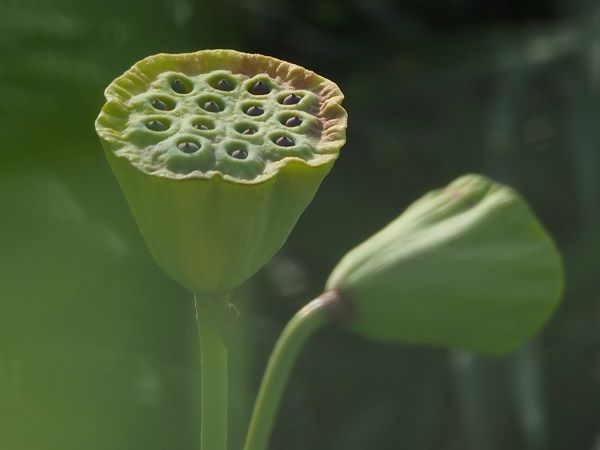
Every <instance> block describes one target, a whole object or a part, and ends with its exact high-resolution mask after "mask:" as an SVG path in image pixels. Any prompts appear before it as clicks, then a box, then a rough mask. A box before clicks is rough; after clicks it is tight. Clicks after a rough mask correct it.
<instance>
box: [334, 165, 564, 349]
mask: <svg viewBox="0 0 600 450" xmlns="http://www.w3.org/2000/svg"><path fill="white" fill-rule="evenodd" d="M327 288H328V289H331V290H334V289H335V290H339V291H340V292H341V294H342V296H343V297H345V298H346V299H347V300H348V301H350V302H352V306H353V315H352V318H351V320H349V321H348V322H347V324H348V326H349V327H350V328H351V329H352V330H354V331H356V332H358V333H360V334H362V335H364V336H367V337H369V338H372V339H376V340H382V341H392V342H407V343H421V344H430V345H443V346H458V347H462V348H466V349H470V350H476V351H481V352H484V353H493V354H504V353H507V352H508V351H510V350H512V349H514V348H515V347H516V346H518V345H519V344H520V343H521V342H523V340H524V339H526V338H527V337H529V336H531V335H532V334H533V333H535V332H536V331H537V330H538V329H539V328H540V327H541V326H542V324H543V323H544V322H545V321H546V320H547V319H548V318H549V316H550V315H551V313H552V311H553V310H554V309H555V307H556V305H557V304H558V302H559V300H560V296H561V293H562V289H563V269H562V262H561V258H560V255H559V253H558V251H557V250H556V248H555V245H554V244H553V242H552V240H551V239H550V237H549V236H548V234H547V233H546V231H545V230H544V229H543V227H542V226H541V225H540V223H539V222H538V220H537V219H536V217H535V216H534V214H533V213H532V211H531V210H530V208H529V207H528V206H527V204H526V203H525V202H524V200H523V199H522V198H521V197H520V196H519V195H518V194H517V193H515V192H514V191H513V190H512V189H510V188H508V187H506V186H503V185H500V184H498V183H495V182H493V181H491V180H489V179H488V178H485V177H483V176H479V175H465V176H463V177H460V178H458V179H457V180H455V181H454V182H452V183H451V184H449V185H448V186H447V187H445V188H443V189H441V190H437V191H433V192H430V193H429V194H427V195H425V196H424V197H422V198H421V199H419V200H417V201H416V202H415V203H413V204H412V205H411V206H410V207H409V208H408V209H407V210H406V211H405V212H404V213H403V214H402V215H400V216H399V217H398V218H397V219H396V220H394V221H393V222H392V223H390V224H389V225H388V226H387V227H386V228H384V229H383V230H381V231H380V232H378V233H377V234H375V235H374V236H372V237H371V238H370V239H368V240H367V241H365V242H364V243H362V244H360V245H359V246H358V247H356V248H354V249H353V250H351V251H350V252H349V253H348V254H347V255H346V256H344V258H342V260H341V261H340V262H339V264H338V265H337V267H336V268H335V269H334V270H333V272H332V274H331V275H330V277H329V279H328V281H327Z"/></svg>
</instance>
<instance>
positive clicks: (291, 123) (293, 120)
mask: <svg viewBox="0 0 600 450" xmlns="http://www.w3.org/2000/svg"><path fill="white" fill-rule="evenodd" d="M281 123H282V124H284V125H285V126H286V127H290V128H293V127H297V126H300V125H302V119H301V118H300V117H298V116H291V117H288V118H284V119H283V120H282V121H281Z"/></svg>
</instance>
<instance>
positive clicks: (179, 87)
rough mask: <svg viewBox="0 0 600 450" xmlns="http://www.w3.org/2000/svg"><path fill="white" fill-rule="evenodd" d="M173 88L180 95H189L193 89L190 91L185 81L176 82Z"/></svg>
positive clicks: (173, 83) (172, 84)
mask: <svg viewBox="0 0 600 450" xmlns="http://www.w3.org/2000/svg"><path fill="white" fill-rule="evenodd" d="M171 88H172V89H173V90H174V91H175V92H177V93H178V94H187V93H188V92H190V91H191V89H189V88H188V87H187V86H186V85H185V84H183V81H181V80H174V81H173V82H172V83H171Z"/></svg>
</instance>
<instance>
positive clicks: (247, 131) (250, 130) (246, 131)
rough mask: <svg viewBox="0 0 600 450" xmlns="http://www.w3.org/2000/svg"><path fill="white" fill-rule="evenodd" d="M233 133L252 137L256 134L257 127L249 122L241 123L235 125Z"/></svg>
mask: <svg viewBox="0 0 600 450" xmlns="http://www.w3.org/2000/svg"><path fill="white" fill-rule="evenodd" d="M234 128H235V131H237V132H238V133H240V134H243V135H245V136H252V135H253V134H256V133H257V132H258V127H257V126H256V125H255V124H253V123H251V122H241V123H238V124H236V125H235V127H234Z"/></svg>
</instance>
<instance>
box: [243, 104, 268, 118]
mask: <svg viewBox="0 0 600 450" xmlns="http://www.w3.org/2000/svg"><path fill="white" fill-rule="evenodd" d="M244 112H245V113H246V114H247V115H249V116H252V117H258V116H262V115H263V114H264V112H265V110H264V109H263V108H262V107H261V106H258V105H251V106H248V107H246V108H244Z"/></svg>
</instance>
